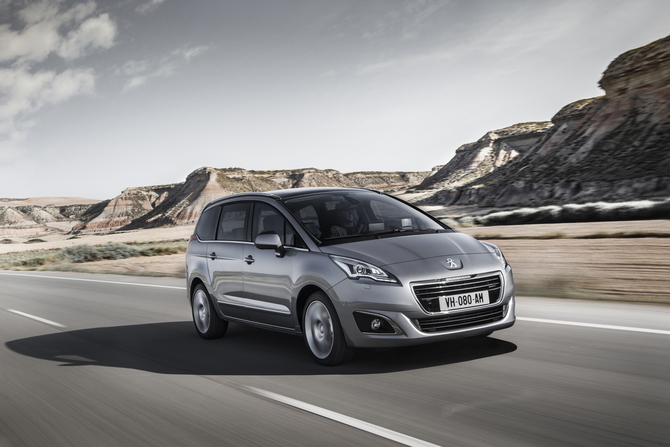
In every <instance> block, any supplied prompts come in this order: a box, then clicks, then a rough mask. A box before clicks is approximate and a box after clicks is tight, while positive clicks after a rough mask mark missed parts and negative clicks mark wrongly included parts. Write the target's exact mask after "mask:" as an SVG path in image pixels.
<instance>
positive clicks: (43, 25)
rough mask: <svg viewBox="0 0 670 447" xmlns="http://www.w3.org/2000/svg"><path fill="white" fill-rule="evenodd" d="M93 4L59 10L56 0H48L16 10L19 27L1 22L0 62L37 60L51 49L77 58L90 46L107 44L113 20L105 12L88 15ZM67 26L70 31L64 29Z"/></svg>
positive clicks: (110, 41) (111, 37) (113, 28)
mask: <svg viewBox="0 0 670 447" xmlns="http://www.w3.org/2000/svg"><path fill="white" fill-rule="evenodd" d="M95 8H96V5H95V3H93V2H88V3H81V4H78V5H76V6H73V7H72V8H70V9H68V10H65V11H60V9H59V7H58V3H55V2H48V1H43V2H39V3H34V4H31V5H29V6H27V7H26V8H24V9H23V10H21V11H19V13H18V18H19V19H20V20H21V21H22V22H23V23H24V24H25V27H24V28H23V29H22V30H16V31H14V30H12V29H11V27H10V25H9V24H2V25H0V42H2V45H0V62H13V61H15V62H17V63H19V64H25V63H31V62H40V61H43V60H45V59H46V58H47V57H48V56H49V54H51V53H56V54H58V55H59V56H61V57H63V58H65V59H76V58H79V57H81V56H82V55H83V54H84V53H85V51H86V50H87V49H89V48H90V49H95V48H110V47H111V46H112V45H113V44H114V38H115V37H116V32H117V29H116V24H115V23H114V22H113V21H112V20H111V19H110V17H109V15H108V14H101V15H99V16H97V17H90V16H91V14H93V12H94V11H95ZM67 28H70V30H69V32H66V31H65V30H64V29H67Z"/></svg>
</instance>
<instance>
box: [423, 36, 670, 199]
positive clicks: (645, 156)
mask: <svg viewBox="0 0 670 447" xmlns="http://www.w3.org/2000/svg"><path fill="white" fill-rule="evenodd" d="M600 86H601V87H602V88H603V89H604V90H605V96H602V97H598V98H591V99H584V100H580V101H576V102H574V103H572V104H569V105H567V106H565V107H564V108H562V109H561V110H560V111H559V112H558V113H557V114H556V115H555V116H554V117H553V118H552V124H553V125H546V126H545V127H544V132H543V135H542V136H541V138H539V139H538V140H537V141H536V142H535V143H534V144H532V145H530V146H529V147H527V148H526V149H524V150H520V151H517V152H518V154H515V155H516V156H514V157H509V159H507V162H506V163H505V162H504V161H505V160H504V159H502V161H503V163H500V164H499V165H496V164H495V163H494V161H493V160H494V157H495V156H494V154H495V152H494V150H493V148H492V149H491V151H490V152H489V153H485V156H484V157H482V156H481V153H482V150H484V152H485V150H486V143H485V142H483V143H484V144H482V143H480V142H479V141H478V142H477V143H471V144H470V145H465V146H464V147H463V148H464V149H463V150H461V152H460V153H459V152H457V153H456V155H455V156H454V158H453V159H452V161H450V162H449V163H448V164H447V165H446V166H445V167H444V168H443V169H442V170H441V171H440V173H438V174H436V175H435V176H433V177H430V178H428V179H427V180H426V181H424V182H423V183H422V184H421V185H420V186H419V187H418V188H417V191H421V192H424V193H426V194H424V196H423V197H424V198H423V199H422V200H421V201H420V203H423V204H443V205H453V204H459V205H465V204H477V205H480V206H509V205H513V206H525V205H545V204H558V203H566V202H587V201H597V200H605V201H619V200H630V199H639V198H654V197H667V196H668V195H669V194H670V143H669V142H670V36H668V37H666V38H663V39H660V40H658V41H655V42H652V43H650V44H649V45H646V46H644V47H641V48H637V49H635V50H631V51H628V52H626V53H624V54H622V55H621V56H619V57H618V58H616V59H615V60H614V61H613V62H612V63H611V64H610V65H609V67H608V68H607V70H606V71H605V72H604V74H603V77H602V79H601V81H600ZM514 127H515V126H512V128H514ZM487 135H488V134H487ZM485 139H486V136H485V137H484V140H485ZM480 141H482V140H480ZM472 150H475V151H479V152H477V154H478V155H477V156H478V157H479V158H477V156H475V155H474V154H473V153H471V152H469V151H472ZM468 154H469V155H468ZM510 154H512V153H511V152H510ZM480 159H481V162H478V160H480ZM496 160H497V159H496Z"/></svg>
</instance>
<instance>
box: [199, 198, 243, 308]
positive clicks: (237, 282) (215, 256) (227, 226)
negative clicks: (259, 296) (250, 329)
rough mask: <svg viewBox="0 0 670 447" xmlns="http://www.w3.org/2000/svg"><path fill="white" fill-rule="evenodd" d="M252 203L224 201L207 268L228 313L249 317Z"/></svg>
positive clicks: (217, 295) (216, 294)
mask: <svg viewBox="0 0 670 447" xmlns="http://www.w3.org/2000/svg"><path fill="white" fill-rule="evenodd" d="M249 205H250V204H249V202H233V203H229V204H224V205H223V207H222V209H221V217H220V218H219V222H218V226H217V230H216V240H214V241H211V242H209V243H208V244H207V254H208V259H207V267H208V271H209V276H210V278H209V279H210V284H211V285H212V289H213V290H214V296H215V297H216V301H217V303H218V306H219V308H220V309H221V311H222V312H223V314H224V315H226V316H229V317H234V318H242V319H245V320H246V319H247V312H246V308H245V304H244V301H245V300H244V267H245V266H246V264H245V263H244V261H243V258H244V256H245V255H244V251H245V246H246V245H248V244H249V243H248V242H247V237H246V228H247V227H246V225H247V219H248V217H249V208H250V206H249Z"/></svg>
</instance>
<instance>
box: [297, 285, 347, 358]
mask: <svg viewBox="0 0 670 447" xmlns="http://www.w3.org/2000/svg"><path fill="white" fill-rule="evenodd" d="M302 321H303V336H304V337H305V344H306V345H307V348H308V349H309V353H310V354H311V356H312V358H313V359H314V360H316V361H317V362H318V363H320V364H322V365H327V366H333V365H339V364H341V363H344V362H346V361H348V360H350V359H351V357H352V356H353V354H354V349H353V348H350V347H349V346H347V342H346V340H345V339H344V331H343V330H342V326H341V325H340V320H339V319H338V318H337V313H335V308H334V307H333V305H332V304H331V302H330V300H329V299H328V297H327V296H325V295H324V294H323V293H322V292H315V293H313V294H312V295H311V296H310V297H309V298H308V299H307V303H305V311H304V313H303V319H302Z"/></svg>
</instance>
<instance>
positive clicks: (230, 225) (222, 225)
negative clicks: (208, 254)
mask: <svg viewBox="0 0 670 447" xmlns="http://www.w3.org/2000/svg"><path fill="white" fill-rule="evenodd" d="M248 210H249V203H248V202H237V203H231V204H229V205H224V206H223V209H222V210H221V219H220V220H219V228H218V230H217V233H216V239H217V240H220V241H246V240H247V235H246V222H247V214H249V212H248Z"/></svg>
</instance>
